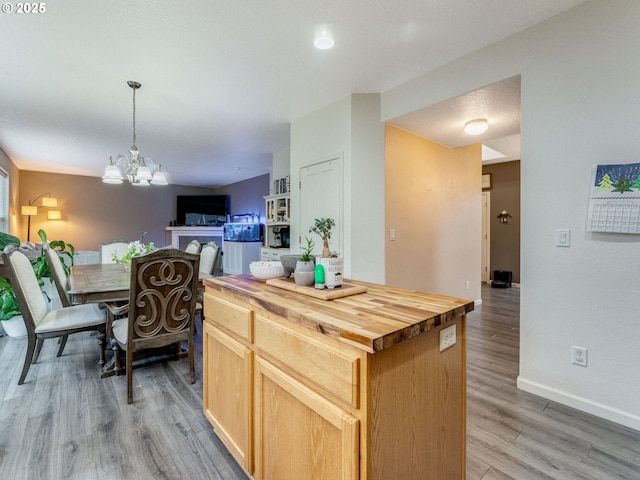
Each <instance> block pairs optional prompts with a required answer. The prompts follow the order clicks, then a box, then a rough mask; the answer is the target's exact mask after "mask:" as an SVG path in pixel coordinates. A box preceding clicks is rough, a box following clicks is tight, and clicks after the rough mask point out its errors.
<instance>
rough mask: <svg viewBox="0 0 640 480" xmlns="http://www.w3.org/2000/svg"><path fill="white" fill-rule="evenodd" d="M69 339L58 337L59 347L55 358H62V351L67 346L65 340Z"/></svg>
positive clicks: (66, 336)
mask: <svg viewBox="0 0 640 480" xmlns="http://www.w3.org/2000/svg"><path fill="white" fill-rule="evenodd" d="M68 337H69V335H63V336H62V337H60V346H59V347H58V353H57V354H56V357H61V356H62V352H63V351H64V347H65V346H66V345H67V338H68Z"/></svg>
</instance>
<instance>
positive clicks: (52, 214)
mask: <svg viewBox="0 0 640 480" xmlns="http://www.w3.org/2000/svg"><path fill="white" fill-rule="evenodd" d="M47 218H48V219H49V220H60V219H61V218H62V212H60V210H49V211H48V212H47Z"/></svg>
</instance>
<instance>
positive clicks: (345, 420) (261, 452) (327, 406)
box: [255, 357, 360, 480]
mask: <svg viewBox="0 0 640 480" xmlns="http://www.w3.org/2000/svg"><path fill="white" fill-rule="evenodd" d="M255 406H256V409H255V421H256V440H257V441H256V468H255V478H256V480H268V479H278V480H305V479H306V480H316V479H323V480H357V479H358V478H359V476H358V468H359V466H358V463H359V460H358V455H359V452H360V449H359V445H358V443H359V421H358V419H356V418H355V417H353V416H351V415H349V414H348V413H347V412H345V411H344V410H342V409H341V408H340V407H338V406H336V405H335V404H333V403H332V402H331V401H329V400H328V399H327V398H325V397H323V396H322V395H320V394H318V393H317V392H315V391H314V390H312V389H311V388H309V387H307V386H305V385H303V384H302V383H301V382H299V381H297V380H295V379H294V378H293V377H291V376H289V375H287V374H286V373H285V372H284V371H283V370H280V369H279V368H277V367H275V366H274V365H272V364H271V363H269V362H268V361H267V360H265V359H264V358H261V357H257V358H256V400H255Z"/></svg>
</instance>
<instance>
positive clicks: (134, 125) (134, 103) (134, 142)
mask: <svg viewBox="0 0 640 480" xmlns="http://www.w3.org/2000/svg"><path fill="white" fill-rule="evenodd" d="M135 144H136V89H135V88H133V145H135Z"/></svg>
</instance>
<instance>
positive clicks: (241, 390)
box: [203, 322, 254, 473]
mask: <svg viewBox="0 0 640 480" xmlns="http://www.w3.org/2000/svg"><path fill="white" fill-rule="evenodd" d="M203 330H204V334H203V355H204V362H203V375H204V378H206V379H207V381H206V382H204V387H203V389H204V391H203V407H204V414H205V416H206V417H207V419H208V420H209V422H211V424H212V425H213V428H214V429H215V431H216V433H217V435H218V437H219V438H220V440H222V442H223V443H224V444H225V445H226V446H227V448H228V449H229V451H230V452H231V454H232V455H233V456H234V457H235V458H236V460H237V461H238V463H239V464H240V465H241V466H242V468H244V469H245V471H247V472H248V473H251V472H253V459H254V456H253V439H252V436H253V418H252V417H253V415H252V401H253V351H252V350H251V349H249V348H247V347H246V346H244V345H243V344H242V343H240V342H239V341H237V340H234V338H233V337H231V336H230V335H227V334H226V333H224V332H223V331H222V330H220V329H218V328H216V327H215V326H213V325H212V324H211V323H209V322H204V324H203Z"/></svg>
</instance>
